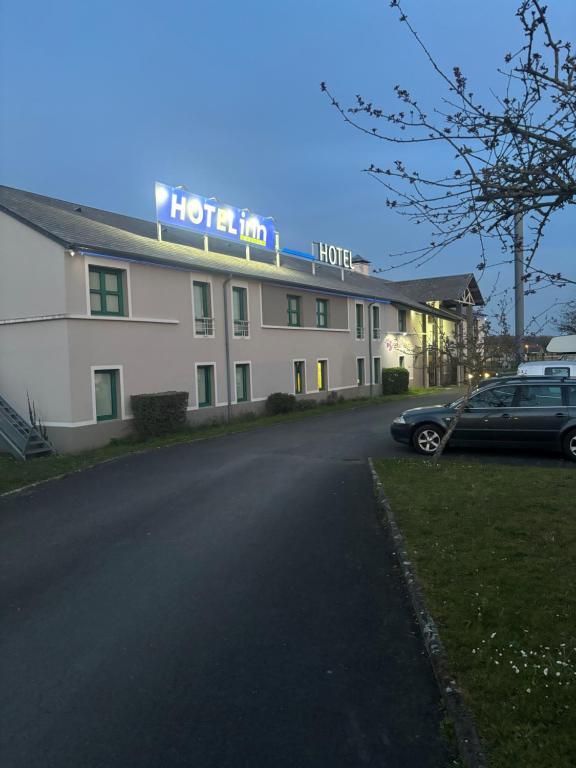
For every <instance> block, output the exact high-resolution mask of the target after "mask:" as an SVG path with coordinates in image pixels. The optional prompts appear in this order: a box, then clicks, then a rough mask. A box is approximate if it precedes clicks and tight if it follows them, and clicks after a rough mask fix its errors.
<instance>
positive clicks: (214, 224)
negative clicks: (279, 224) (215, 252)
mask: <svg viewBox="0 0 576 768" xmlns="http://www.w3.org/2000/svg"><path fill="white" fill-rule="evenodd" d="M156 220H157V221H158V222H160V223H161V224H167V225H168V226H171V227H183V228H184V229H191V230H192V231H193V232H198V233H200V234H202V235H210V236H211V237H223V238H225V239H226V240H234V241H235V242H237V243H244V244H245V245H257V246H259V247H260V248H267V249H269V250H271V251H273V250H275V249H276V232H275V229H274V220H273V219H271V218H270V217H264V216H257V215H256V214H255V213H251V212H250V211H248V210H246V209H241V208H233V207H232V206H231V205H224V204H223V203H219V202H218V201H217V200H215V199H214V198H211V197H201V196H200V195H195V194H193V193H192V192H188V191H187V190H185V189H180V188H178V187H171V186H169V185H168V184H160V183H159V182H156Z"/></svg>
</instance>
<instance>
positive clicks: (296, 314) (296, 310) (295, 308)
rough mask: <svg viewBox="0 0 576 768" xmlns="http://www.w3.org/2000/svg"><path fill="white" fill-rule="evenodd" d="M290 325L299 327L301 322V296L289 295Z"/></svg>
mask: <svg viewBox="0 0 576 768" xmlns="http://www.w3.org/2000/svg"><path fill="white" fill-rule="evenodd" d="M288 325H291V326H293V327H298V326H300V325H301V323H300V296H288Z"/></svg>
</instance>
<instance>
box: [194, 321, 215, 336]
mask: <svg viewBox="0 0 576 768" xmlns="http://www.w3.org/2000/svg"><path fill="white" fill-rule="evenodd" d="M195 327H196V336H213V335H214V318H213V317H197V318H196V320H195Z"/></svg>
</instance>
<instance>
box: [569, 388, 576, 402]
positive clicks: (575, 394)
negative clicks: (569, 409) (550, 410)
mask: <svg viewBox="0 0 576 768" xmlns="http://www.w3.org/2000/svg"><path fill="white" fill-rule="evenodd" d="M568 405H576V385H572V386H570V387H568Z"/></svg>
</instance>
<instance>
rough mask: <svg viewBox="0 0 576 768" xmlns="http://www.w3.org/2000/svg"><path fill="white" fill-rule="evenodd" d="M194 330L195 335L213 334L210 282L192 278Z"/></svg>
mask: <svg viewBox="0 0 576 768" xmlns="http://www.w3.org/2000/svg"><path fill="white" fill-rule="evenodd" d="M194 330H195V333H196V335H197V336H213V335H214V318H213V317H212V302H211V301H210V283H200V282H196V280H194Z"/></svg>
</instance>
